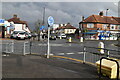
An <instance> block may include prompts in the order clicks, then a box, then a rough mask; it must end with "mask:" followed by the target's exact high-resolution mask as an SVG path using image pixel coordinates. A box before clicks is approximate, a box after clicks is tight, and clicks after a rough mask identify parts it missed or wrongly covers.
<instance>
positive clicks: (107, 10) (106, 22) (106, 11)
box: [106, 9, 109, 23]
mask: <svg viewBox="0 0 120 80" xmlns="http://www.w3.org/2000/svg"><path fill="white" fill-rule="evenodd" d="M108 10H109V9H106V23H107V15H108Z"/></svg>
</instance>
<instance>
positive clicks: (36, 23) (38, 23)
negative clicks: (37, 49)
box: [34, 19, 42, 41]
mask: <svg viewBox="0 0 120 80" xmlns="http://www.w3.org/2000/svg"><path fill="white" fill-rule="evenodd" d="M41 25H42V20H39V19H38V20H37V21H36V22H35V31H34V32H36V33H37V34H38V41H40V26H41Z"/></svg>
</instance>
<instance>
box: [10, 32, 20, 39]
mask: <svg viewBox="0 0 120 80" xmlns="http://www.w3.org/2000/svg"><path fill="white" fill-rule="evenodd" d="M19 32H20V31H14V32H13V33H12V34H11V36H10V38H11V39H16V38H17V34H18V33H19Z"/></svg>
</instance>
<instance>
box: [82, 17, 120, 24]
mask: <svg viewBox="0 0 120 80" xmlns="http://www.w3.org/2000/svg"><path fill="white" fill-rule="evenodd" d="M80 23H103V24H120V17H113V16H112V17H110V16H100V15H91V16H89V17H88V18H86V19H85V20H83V21H82V22H80Z"/></svg>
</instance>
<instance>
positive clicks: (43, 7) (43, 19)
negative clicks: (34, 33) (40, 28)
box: [42, 7, 45, 25]
mask: <svg viewBox="0 0 120 80" xmlns="http://www.w3.org/2000/svg"><path fill="white" fill-rule="evenodd" d="M44 21H45V7H43V22H42V25H44V23H45V22H44Z"/></svg>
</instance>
